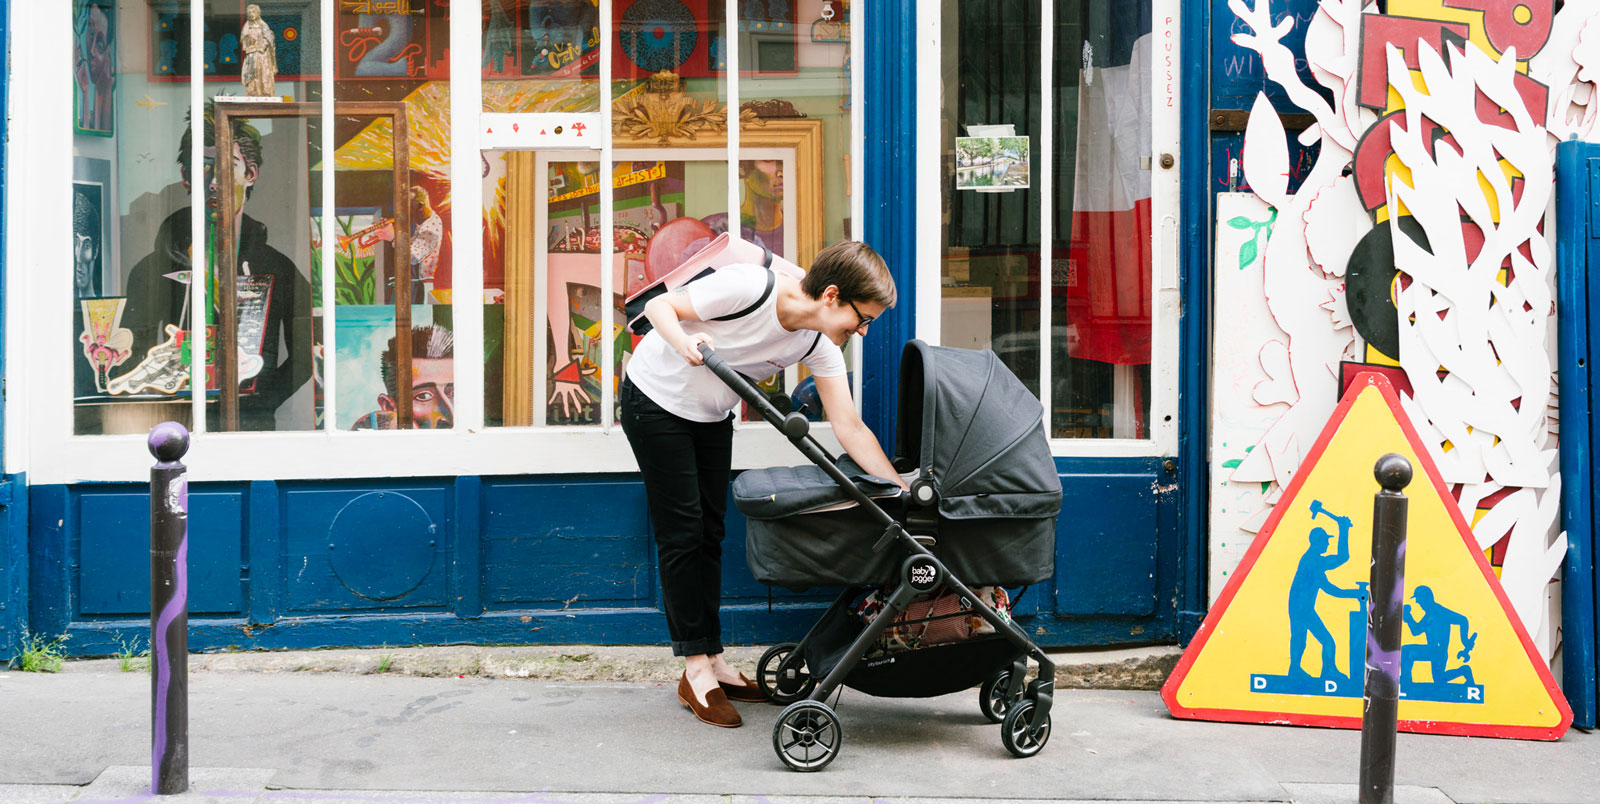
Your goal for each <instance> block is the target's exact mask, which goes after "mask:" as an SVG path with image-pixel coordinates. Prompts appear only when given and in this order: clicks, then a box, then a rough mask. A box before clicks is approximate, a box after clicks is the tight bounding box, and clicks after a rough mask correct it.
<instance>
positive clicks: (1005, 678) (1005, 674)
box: [978, 670, 1022, 723]
mask: <svg viewBox="0 0 1600 804" xmlns="http://www.w3.org/2000/svg"><path fill="white" fill-rule="evenodd" d="M1010 686H1011V671H1010V670H1001V671H1000V672H998V673H995V674H994V675H992V676H990V677H989V680H988V681H985V682H983V686H982V687H979V688H978V709H979V710H980V711H982V712H983V716H984V717H986V718H988V719H989V722H990V723H999V722H1000V721H1002V720H1005V719H1006V710H1007V709H1010V708H1011V705H1012V704H1014V703H1016V702H1017V701H1019V700H1021V699H1022V696H1021V695H1020V694H1019V695H1017V696H1016V697H1014V698H1008V697H1007V696H1006V690H1007V688H1008V687H1010Z"/></svg>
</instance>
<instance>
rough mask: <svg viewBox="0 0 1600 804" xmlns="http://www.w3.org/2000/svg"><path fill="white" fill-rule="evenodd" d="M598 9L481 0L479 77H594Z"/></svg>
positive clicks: (582, 3) (572, 3)
mask: <svg viewBox="0 0 1600 804" xmlns="http://www.w3.org/2000/svg"><path fill="white" fill-rule="evenodd" d="M599 75H600V9H599V8H598V7H597V6H596V5H595V4H594V3H592V2H590V0H484V3H483V77H484V78H576V77H580V76H581V77H587V78H597V77H599Z"/></svg>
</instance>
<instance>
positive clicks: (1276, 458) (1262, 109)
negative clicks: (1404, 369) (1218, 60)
mask: <svg viewBox="0 0 1600 804" xmlns="http://www.w3.org/2000/svg"><path fill="white" fill-rule="evenodd" d="M1324 6H1332V7H1334V11H1333V12H1332V13H1330V17H1329V18H1330V19H1331V20H1334V21H1335V22H1334V24H1335V25H1336V26H1338V27H1340V28H1343V27H1345V26H1343V25H1340V24H1339V22H1338V21H1339V20H1341V19H1344V18H1345V17H1347V16H1348V4H1345V3H1324ZM1228 8H1230V9H1231V10H1232V11H1233V13H1234V14H1235V15H1236V16H1238V17H1239V19H1240V20H1242V21H1244V22H1245V23H1246V24H1247V25H1248V26H1249V27H1250V29H1251V33H1239V34H1235V35H1234V37H1233V41H1234V43H1235V44H1237V45H1239V46H1240V47H1243V48H1247V49H1250V50H1253V51H1255V52H1256V53H1257V54H1258V55H1259V56H1260V57H1261V63H1262V66H1263V69H1264V71H1265V72H1266V74H1267V78H1268V79H1269V80H1271V81H1273V82H1274V83H1277V84H1278V85H1280V86H1282V87H1283V88H1284V91H1285V94H1286V95H1287V96H1288V98H1289V99H1290V100H1291V101H1293V102H1294V103H1295V104H1296V105H1298V106H1300V107H1301V108H1302V109H1305V110H1306V111H1308V112H1310V113H1311V114H1312V115H1313V117H1314V118H1315V119H1316V126H1315V128H1314V129H1313V130H1311V131H1309V132H1308V136H1306V137H1302V138H1301V142H1302V143H1305V142H1307V141H1308V140H1309V141H1312V142H1314V141H1316V139H1317V138H1320V140H1321V143H1322V147H1321V149H1320V152H1319V154H1318V156H1317V160H1316V162H1315V163H1314V164H1313V165H1312V168H1311V170H1310V172H1309V174H1308V175H1307V176H1306V178H1305V180H1304V181H1303V182H1302V183H1301V187H1300V189H1299V191H1298V192H1296V193H1294V194H1292V195H1289V194H1288V190H1287V175H1286V173H1287V165H1288V141H1287V134H1286V133H1285V132H1284V130H1283V125H1282V122H1281V121H1280V120H1279V119H1278V117H1277V113H1276V112H1275V111H1274V110H1273V108H1272V105H1271V103H1270V102H1268V101H1267V100H1266V97H1265V95H1264V94H1263V95H1261V96H1258V98H1257V100H1256V103H1255V107H1254V108H1253V109H1252V110H1251V112H1250V122H1249V125H1248V128H1247V129H1246V133H1245V144H1244V160H1243V162H1244V169H1245V179H1246V180H1247V181H1248V182H1249V184H1250V186H1251V188H1252V189H1254V190H1255V191H1256V193H1257V194H1258V195H1261V197H1262V199H1263V200H1265V201H1267V202H1268V203H1270V204H1273V205H1274V206H1276V207H1277V208H1278V211H1279V215H1278V220H1279V221H1280V225H1279V226H1277V227H1276V228H1275V229H1274V230H1273V233H1272V237H1271V239H1270V240H1269V241H1268V242H1267V249H1266V264H1265V271H1264V275H1263V280H1262V281H1263V291H1264V293H1265V296H1266V300H1267V307H1268V309H1269V310H1270V311H1271V313H1272V317H1273V319H1274V320H1275V321H1276V322H1277V324H1278V326H1279V328H1280V329H1282V330H1283V331H1284V333H1285V334H1286V335H1287V339H1286V343H1287V346H1288V355H1289V361H1288V362H1289V370H1290V371H1289V378H1290V379H1291V380H1292V382H1293V384H1294V387H1295V391H1296V394H1295V397H1294V401H1293V402H1292V403H1291V404H1290V405H1289V407H1288V409H1287V410H1286V411H1285V412H1284V413H1283V415H1282V416H1281V417H1279V418H1278V420H1277V421H1275V422H1274V423H1273V425H1272V427H1271V428H1270V429H1269V431H1268V432H1267V433H1266V434H1265V435H1264V436H1263V437H1262V439H1261V441H1260V442H1259V443H1258V444H1257V446H1256V448H1255V449H1253V450H1252V451H1251V453H1250V454H1249V455H1248V456H1247V457H1246V458H1245V459H1244V461H1243V462H1242V463H1241V464H1240V465H1239V467H1238V468H1236V469H1235V470H1234V472H1233V474H1232V476H1231V479H1233V480H1237V481H1241V482H1248V481H1258V482H1275V483H1277V484H1278V485H1280V486H1286V485H1288V483H1289V480H1290V479H1291V478H1292V477H1293V476H1294V472H1295V470H1296V469H1298V468H1299V463H1300V454H1299V450H1298V449H1297V448H1296V445H1297V444H1298V443H1300V442H1301V441H1304V443H1310V441H1311V440H1312V439H1314V436H1315V433H1316V432H1317V431H1318V430H1320V429H1321V427H1322V423H1323V422H1325V421H1327V419H1328V416H1330V415H1331V414H1332V413H1333V409H1334V407H1335V405H1336V404H1337V402H1338V399H1337V397H1338V363H1339V360H1340V358H1341V357H1342V356H1343V354H1344V353H1345V349H1346V346H1347V344H1349V343H1350V342H1351V340H1352V339H1353V338H1354V337H1355V336H1354V330H1353V329H1352V328H1349V327H1345V328H1337V327H1335V326H1334V320H1335V316H1334V314H1332V313H1330V312H1328V311H1326V310H1322V309H1320V308H1321V306H1322V305H1323V304H1325V303H1327V302H1328V301H1329V300H1330V299H1332V298H1334V294H1333V290H1334V288H1336V287H1337V286H1338V284H1339V280H1338V277H1335V276H1329V275H1328V274H1326V273H1325V272H1323V271H1322V270H1321V269H1320V268H1318V267H1317V266H1316V265H1314V264H1313V262H1312V260H1311V254H1310V251H1309V249H1308V247H1307V245H1306V224H1305V215H1306V212H1307V210H1308V209H1310V207H1311V205H1312V201H1313V200H1314V199H1315V198H1316V197H1317V194H1318V193H1320V192H1322V191H1323V190H1324V189H1326V188H1329V187H1331V186H1333V185H1334V183H1335V182H1336V181H1337V180H1338V178H1339V176H1340V174H1341V173H1342V171H1343V169H1344V166H1345V165H1346V164H1348V163H1349V161H1350V157H1351V153H1352V152H1351V148H1353V146H1354V143H1355V137H1354V135H1353V132H1350V130H1349V126H1348V125H1347V124H1346V123H1345V119H1344V116H1343V115H1340V114H1339V113H1337V112H1336V111H1335V110H1334V108H1333V107H1331V106H1329V105H1328V103H1327V101H1325V100H1324V99H1323V97H1322V96H1321V95H1320V94H1318V93H1317V91H1316V90H1314V89H1312V88H1311V87H1308V86H1306V85H1305V84H1304V83H1303V82H1302V81H1301V80H1300V77H1299V76H1298V75H1297V74H1296V72H1295V55H1294V53H1293V52H1292V51H1290V50H1289V48H1288V47H1287V46H1285V45H1284V44H1283V42H1282V39H1283V37H1284V36H1285V35H1286V34H1287V33H1288V32H1289V31H1290V30H1291V29H1292V28H1293V26H1294V19H1293V18H1292V17H1287V18H1285V19H1284V20H1282V21H1281V22H1279V23H1277V24H1276V25H1274V24H1273V23H1272V17H1271V3H1270V2H1269V0H1257V1H1256V3H1255V5H1254V7H1253V8H1252V7H1251V6H1249V5H1247V4H1246V3H1245V2H1244V0H1229V3H1228ZM1357 10H1358V11H1359V9H1357ZM1320 30H1321V31H1322V32H1321V33H1319V35H1318V37H1317V39H1316V40H1314V42H1313V46H1314V47H1317V48H1320V49H1321V50H1320V51H1319V52H1320V54H1321V55H1319V63H1320V64H1322V65H1324V68H1322V69H1319V71H1318V72H1317V75H1319V76H1321V78H1319V81H1321V80H1323V79H1324V78H1325V79H1326V80H1327V81H1329V82H1331V83H1333V84H1334V85H1335V87H1331V88H1337V89H1339V90H1341V91H1342V90H1343V88H1344V85H1345V84H1346V83H1348V81H1347V79H1345V78H1343V77H1341V76H1340V75H1339V73H1340V72H1341V71H1343V72H1348V71H1349V69H1350V68H1349V67H1348V66H1343V67H1341V66H1340V65H1341V64H1342V62H1341V59H1342V58H1343V56H1342V52H1339V53H1335V52H1331V49H1332V48H1336V47H1338V45H1337V44H1334V43H1335V42H1343V41H1345V39H1346V37H1344V36H1343V35H1341V36H1339V37H1332V36H1329V35H1328V34H1327V29H1326V27H1325V25H1324V26H1323V27H1322V28H1321V29H1320ZM1327 65H1332V68H1331V69H1329V68H1328V67H1327ZM1280 166H1281V170H1282V172H1283V173H1284V174H1285V175H1283V176H1281V177H1280V176H1279V172H1280ZM1274 198H1277V201H1276V202H1275V201H1274ZM1339 317H1340V318H1345V319H1347V318H1348V316H1339ZM1278 382H1281V380H1278ZM1275 397H1276V398H1282V395H1281V394H1279V395H1270V394H1269V395H1267V398H1275ZM1304 433H1310V434H1311V437H1310V438H1303V439H1302V438H1296V436H1297V435H1300V434H1304Z"/></svg>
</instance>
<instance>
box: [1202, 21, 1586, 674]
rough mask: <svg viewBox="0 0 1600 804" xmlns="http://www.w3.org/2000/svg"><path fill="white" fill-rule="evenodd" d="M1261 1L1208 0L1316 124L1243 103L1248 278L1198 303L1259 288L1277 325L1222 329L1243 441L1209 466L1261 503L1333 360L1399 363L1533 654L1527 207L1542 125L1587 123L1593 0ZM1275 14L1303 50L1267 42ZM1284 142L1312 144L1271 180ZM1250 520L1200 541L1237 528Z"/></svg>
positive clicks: (1533, 345) (1540, 617)
mask: <svg viewBox="0 0 1600 804" xmlns="http://www.w3.org/2000/svg"><path fill="white" fill-rule="evenodd" d="M1275 5H1279V4H1274V3H1273V2H1271V0H1230V2H1229V3H1228V8H1229V9H1230V10H1231V11H1232V12H1233V14H1234V16H1235V17H1236V18H1237V23H1236V26H1235V27H1234V31H1235V33H1234V34H1233V42H1234V43H1235V44H1236V45H1238V46H1239V47H1241V48H1243V49H1245V50H1248V51H1251V52H1252V53H1254V54H1255V56H1256V57H1259V60H1260V63H1261V65H1262V69H1263V74H1264V76H1265V78H1266V79H1267V80H1268V81H1270V82H1272V83H1274V84H1276V85H1277V86H1278V87H1280V88H1281V89H1282V91H1283V93H1284V95H1285V96H1286V97H1287V98H1288V99H1289V100H1290V101H1292V102H1293V103H1294V104H1296V105H1298V106H1299V107H1300V108H1301V109H1303V110H1304V111H1306V112H1308V113H1309V114H1310V115H1311V117H1312V118H1313V119H1314V120H1315V125H1313V126H1311V127H1310V128H1308V129H1307V130H1306V131H1304V132H1303V133H1300V134H1299V135H1298V136H1296V135H1294V134H1292V133H1291V132H1288V131H1286V130H1285V127H1284V124H1283V122H1282V119H1281V118H1280V116H1279V114H1278V112H1277V111H1276V110H1275V109H1274V108H1273V106H1272V104H1271V103H1270V102H1268V100H1267V98H1266V96H1265V95H1264V94H1263V95H1261V96H1260V97H1258V99H1257V101H1256V103H1255V106H1254V108H1253V109H1252V111H1251V113H1250V117H1249V122H1248V125H1247V128H1246V131H1245V142H1244V151H1243V155H1242V158H1241V163H1242V168H1243V174H1244V177H1245V179H1246V182H1247V185H1248V187H1249V188H1250V190H1251V191H1252V192H1253V194H1254V195H1255V197H1256V198H1257V199H1259V200H1260V201H1261V202H1263V203H1264V204H1265V206H1266V207H1267V208H1269V209H1270V210H1271V214H1272V215H1273V216H1274V217H1273V223H1272V226H1271V228H1270V232H1269V233H1267V234H1266V235H1265V237H1261V236H1259V232H1255V234H1257V235H1258V236H1257V237H1254V238H1252V240H1251V245H1252V246H1253V247H1254V249H1255V254H1254V255H1252V256H1259V258H1260V260H1261V264H1262V269H1261V271H1262V273H1261V281H1260V285H1259V291H1258V292H1251V293H1250V298H1247V299H1246V298H1242V297H1240V296H1234V297H1231V298H1228V299H1223V300H1221V301H1219V307H1218V310H1217V316H1218V320H1236V319H1237V316H1238V311H1236V310H1234V309H1233V307H1234V306H1236V305H1240V304H1248V305H1257V304H1259V303H1264V304H1265V307H1266V309H1267V311H1268V312H1269V313H1270V315H1271V318H1272V321H1273V322H1274V324H1275V325H1276V327H1277V329H1278V333H1258V334H1257V335H1256V336H1254V342H1253V343H1242V342H1241V343H1239V344H1237V346H1238V347H1239V348H1241V349H1251V350H1254V353H1255V354H1256V355H1258V360H1257V369H1256V375H1255V376H1256V377H1257V378H1258V379H1257V381H1255V382H1253V383H1251V384H1249V385H1248V386H1240V387H1234V388H1229V389H1220V388H1219V391H1221V390H1225V391H1227V392H1228V393H1231V394H1235V395H1237V396H1238V399H1237V402H1238V405H1237V406H1236V407H1237V412H1238V413H1239V415H1240V416H1241V417H1243V418H1244V419H1249V422H1248V423H1247V425H1246V426H1245V429H1246V430H1248V429H1249V428H1259V429H1260V430H1261V435H1260V437H1259V438H1258V439H1256V440H1255V441H1254V443H1252V444H1249V445H1240V444H1237V443H1233V444H1231V445H1230V447H1231V449H1232V451H1231V452H1230V453H1229V454H1228V455H1227V456H1221V455H1219V456H1217V458H1216V459H1215V460H1214V465H1213V472H1214V473H1216V474H1217V475H1218V476H1219V477H1222V478H1225V480H1224V482H1225V483H1226V484H1228V485H1230V486H1232V485H1237V486H1240V487H1243V488H1251V487H1256V488H1264V489H1265V502H1266V503H1267V504H1268V505H1276V504H1278V503H1279V502H1280V500H1281V498H1282V496H1283V491H1284V489H1287V488H1288V487H1289V484H1290V483H1291V482H1293V481H1294V480H1295V477H1296V473H1297V472H1299V471H1300V470H1301V466H1302V463H1303V462H1304V456H1305V454H1306V450H1307V449H1308V445H1309V444H1310V443H1311V442H1312V441H1314V440H1315V438H1316V434H1317V433H1318V432H1319V431H1320V430H1321V429H1322V427H1323V425H1324V424H1325V423H1326V422H1327V421H1328V417H1329V416H1330V415H1331V414H1332V411H1333V409H1334V406H1335V405H1336V403H1337V399H1338V397H1339V393H1340V390H1341V375H1343V376H1344V377H1346V378H1348V377H1349V376H1350V369H1348V368H1347V369H1343V370H1342V368H1341V367H1342V366H1346V367H1354V368H1356V369H1359V368H1362V367H1367V368H1375V369H1379V370H1383V371H1390V372H1399V373H1400V374H1402V375H1403V376H1404V378H1405V380H1406V382H1405V383H1404V384H1403V386H1402V387H1403V388H1404V390H1403V391H1402V392H1401V393H1400V394H1399V399H1400V404H1401V405H1402V407H1403V409H1404V410H1405V412H1406V414H1407V416H1408V417H1409V418H1410V420H1411V422H1412V423H1413V424H1414V425H1415V427H1416V430H1417V432H1418V433H1419V435H1420V437H1421V439H1422V442H1423V444H1424V447H1425V449H1426V451H1427V452H1428V456H1429V458H1430V459H1431V460H1432V461H1433V462H1434V464H1435V465H1436V466H1437V467H1438V470H1439V473H1440V475H1441V476H1442V478H1443V480H1444V482H1445V483H1447V484H1449V485H1450V489H1451V492H1452V495H1453V498H1454V499H1455V501H1456V503H1455V504H1456V505H1457V506H1459V508H1460V510H1461V511H1463V512H1466V514H1467V519H1468V520H1469V521H1470V522H1471V523H1472V534H1473V537H1474V539H1475V540H1476V542H1477V544H1478V546H1479V547H1480V548H1481V549H1482V550H1484V551H1486V553H1487V554H1488V555H1490V556H1492V557H1497V558H1499V559H1500V560H1501V562H1502V563H1501V564H1500V565H1499V566H1498V567H1497V573H1498V575H1499V580H1500V582H1501V583H1503V585H1504V588H1505V591H1506V595H1507V597H1508V599H1509V600H1510V602H1511V604H1512V606H1513V608H1514V610H1515V612H1516V614H1517V616H1518V617H1520V618H1521V619H1522V621H1523V622H1524V623H1525V624H1526V625H1527V630H1528V632H1529V634H1530V636H1531V637H1532V638H1533V640H1534V642H1535V644H1536V645H1537V646H1538V648H1539V652H1540V653H1541V654H1542V655H1543V656H1544V657H1546V658H1548V657H1549V656H1551V655H1553V653H1554V652H1555V650H1556V647H1557V645H1558V644H1559V639H1560V636H1559V631H1558V629H1557V628H1556V627H1555V625H1554V624H1555V623H1558V622H1559V616H1558V615H1557V608H1558V601H1559V596H1558V595H1556V594H1554V592H1553V589H1554V587H1553V585H1552V578H1553V577H1554V575H1555V573H1556V572H1557V570H1558V569H1559V567H1560V563H1561V558H1562V556H1563V555H1564V554H1565V552H1566V546H1565V544H1566V543H1565V535H1564V534H1561V533H1560V532H1559V530H1560V527H1559V520H1558V516H1557V514H1558V512H1559V505H1558V500H1559V496H1560V476H1559V474H1558V472H1557V469H1556V462H1555V458H1556V455H1557V449H1556V435H1555V433H1554V432H1553V431H1554V429H1555V427H1554V421H1553V419H1552V416H1551V413H1552V411H1553V410H1554V407H1555V404H1556V387H1555V384H1554V381H1553V376H1552V375H1553V368H1554V360H1555V342H1554V339H1553V338H1552V337H1551V336H1550V332H1551V331H1552V329H1551V326H1550V325H1551V323H1552V318H1553V316H1554V315H1555V309H1554V304H1553V303H1552V290H1551V288H1552V283H1553V254H1552V242H1551V240H1550V238H1549V236H1548V234H1547V233H1546V232H1545V230H1544V223H1543V219H1544V215H1545V210H1546V207H1547V206H1548V203H1549V201H1550V199H1551V197H1552V195H1551V194H1552V186H1553V177H1554V171H1553V158H1552V149H1553V147H1554V145H1555V143H1556V142H1558V141H1559V140H1560V139H1563V138H1566V137H1570V136H1579V137H1588V136H1593V134H1595V133H1596V128H1595V125H1596V120H1597V118H1600V115H1597V114H1596V108H1597V107H1600V84H1597V81H1600V71H1597V70H1595V69H1593V67H1594V65H1595V64H1596V63H1597V62H1600V59H1597V58H1596V53H1595V48H1594V47H1593V44H1594V43H1595V42H1597V41H1600V23H1597V22H1596V20H1595V18H1594V16H1593V13H1592V6H1587V5H1584V4H1572V3H1568V4H1565V5H1564V6H1561V7H1560V10H1559V11H1558V10H1557V4H1555V3H1553V2H1551V0H1544V1H1543V2H1533V3H1527V2H1510V1H1509V0H1478V1H1477V2H1473V1H1471V0H1393V2H1390V3H1389V4H1388V7H1387V9H1386V11H1387V13H1383V14H1379V13H1367V12H1368V11H1369V10H1370V9H1369V8H1367V7H1366V6H1367V4H1364V3H1362V2H1360V0H1322V1H1321V2H1320V3H1319V4H1318V6H1317V12H1316V14H1315V15H1314V16H1313V17H1312V18H1311V19H1310V20H1309V22H1308V23H1307V22H1304V21H1297V20H1296V19H1293V18H1284V17H1283V15H1282V14H1280V13H1278V12H1276V11H1275V10H1274V6H1275ZM1298 27H1304V31H1303V33H1304V38H1305V46H1304V54H1303V56H1304V58H1303V59H1299V57H1298V56H1297V54H1296V53H1295V51H1294V50H1292V49H1291V48H1290V46H1289V45H1288V44H1286V40H1287V39H1288V38H1289V36H1290V34H1291V32H1293V31H1295V30H1296V29H1297V28H1298ZM1586 43H1587V44H1586ZM1297 59H1298V60H1299V62H1300V63H1303V64H1305V65H1308V66H1309V80H1308V78H1307V73H1306V71H1303V70H1301V71H1297V69H1296V67H1297ZM1291 142H1293V143H1296V144H1298V145H1299V146H1312V145H1315V146H1318V148H1317V151H1316V155H1315V161H1314V162H1313V163H1312V164H1311V166H1310V169H1309V170H1308V171H1305V173H1304V176H1303V181H1301V183H1300V184H1299V185H1298V186H1297V187H1295V188H1293V189H1291V186H1290V184H1289V176H1290V174H1291V173H1294V172H1295V171H1293V170H1291V153H1292V152H1293V149H1292V148H1291ZM1261 219H1262V216H1261V215H1254V216H1252V217H1251V218H1250V220H1252V221H1259V220H1261ZM1251 226H1252V229H1254V228H1255V227H1254V224H1251ZM1248 248H1250V246H1247V245H1243V244H1241V245H1240V246H1239V247H1238V249H1239V250H1238V251H1237V252H1234V254H1233V255H1232V257H1231V258H1225V257H1224V255H1222V254H1221V252H1219V255H1218V259H1219V268H1218V270H1219V271H1221V270H1224V269H1223V267H1220V266H1221V261H1223V260H1224V259H1234V260H1236V262H1237V264H1238V265H1239V266H1240V268H1239V270H1244V268H1245V267H1246V263H1247V261H1246V260H1245V259H1244V256H1245V251H1246V250H1247V249H1248ZM1227 267H1228V269H1229V270H1232V263H1230V265H1229V266H1227ZM1240 292H1241V293H1243V292H1245V290H1244V289H1241V291H1240ZM1397 385H1400V384H1399V383H1397ZM1245 446H1247V447H1248V449H1247V450H1245V451H1240V450H1241V449H1243V447H1245ZM1224 460H1226V461H1230V462H1232V461H1237V463H1228V464H1224V463H1222V461H1224ZM1259 519H1260V512H1258V513H1257V514H1256V515H1254V516H1252V517H1251V518H1250V522H1248V523H1246V524H1244V525H1235V526H1233V527H1234V529H1232V530H1226V529H1225V532H1215V531H1214V532H1213V540H1214V541H1215V540H1218V539H1222V540H1234V541H1237V540H1238V539H1240V538H1247V537H1246V536H1244V535H1243V534H1246V533H1248V532H1249V531H1248V530H1247V527H1249V526H1253V524H1254V523H1255V522H1257V521H1259ZM1213 522H1214V524H1220V523H1221V520H1218V519H1217V518H1216V517H1215V515H1214V518H1213ZM1212 563H1213V568H1214V569H1216V568H1217V566H1218V562H1217V560H1216V558H1215V554H1214V559H1213V562H1212ZM1221 569H1224V570H1226V569H1231V567H1226V566H1223V567H1221ZM1212 582H1213V589H1212V593H1213V594H1214V595H1215V594H1216V593H1217V584H1219V583H1220V582H1221V576H1219V575H1218V574H1217V573H1215V572H1214V573H1213V578H1212ZM1438 591H1441V592H1443V591H1444V590H1438Z"/></svg>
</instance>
